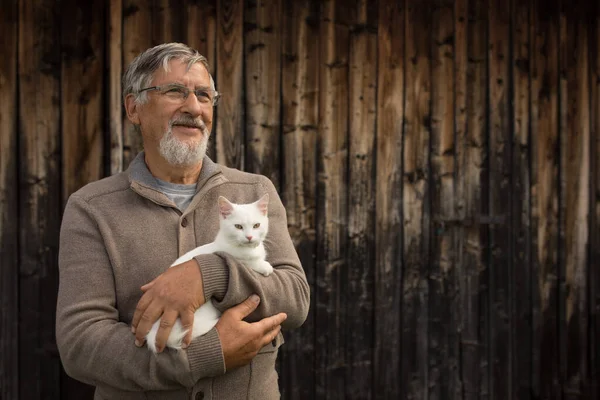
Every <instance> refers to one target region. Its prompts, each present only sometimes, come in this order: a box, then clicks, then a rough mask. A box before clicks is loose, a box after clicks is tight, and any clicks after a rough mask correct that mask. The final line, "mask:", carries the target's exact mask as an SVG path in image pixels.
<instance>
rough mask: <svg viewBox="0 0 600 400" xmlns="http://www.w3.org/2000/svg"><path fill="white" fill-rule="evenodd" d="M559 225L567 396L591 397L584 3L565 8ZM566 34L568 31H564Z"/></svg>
mask: <svg viewBox="0 0 600 400" xmlns="http://www.w3.org/2000/svg"><path fill="white" fill-rule="evenodd" d="M561 18H562V19H561V47H560V49H561V53H560V68H561V95H560V99H561V105H560V107H561V114H560V115H561V117H563V118H564V119H563V120H562V122H561V132H560V148H561V152H560V155H561V171H562V174H561V175H560V198H561V227H560V230H559V232H560V245H561V248H562V250H563V251H562V252H561V257H560V263H561V268H563V272H564V275H561V278H562V279H564V286H562V295H563V296H564V298H563V301H564V308H563V309H562V310H561V311H562V312H563V315H562V316H561V319H562V318H564V320H562V321H561V324H564V325H563V327H564V330H563V333H564V334H563V336H562V337H561V346H564V347H563V349H562V351H563V354H564V355H565V358H564V359H563V362H562V366H563V369H562V372H563V379H564V386H563V399H565V400H570V399H585V398H589V393H588V390H589V384H588V374H589V365H588V351H589V349H588V339H589V332H588V328H589V321H588V319H589V316H588V312H589V311H588V302H587V296H588V285H587V276H588V271H587V268H588V236H589V225H588V224H589V212H590V206H589V200H590V192H589V189H590V152H589V148H590V119H589V107H590V103H589V88H590V82H589V62H588V61H589V54H588V52H589V48H588V39H589V36H588V32H587V28H588V27H589V24H582V23H581V21H586V7H585V6H584V3H583V2H579V1H578V2H574V3H569V4H566V3H565V4H563V10H562V12H561ZM562 35H565V36H562Z"/></svg>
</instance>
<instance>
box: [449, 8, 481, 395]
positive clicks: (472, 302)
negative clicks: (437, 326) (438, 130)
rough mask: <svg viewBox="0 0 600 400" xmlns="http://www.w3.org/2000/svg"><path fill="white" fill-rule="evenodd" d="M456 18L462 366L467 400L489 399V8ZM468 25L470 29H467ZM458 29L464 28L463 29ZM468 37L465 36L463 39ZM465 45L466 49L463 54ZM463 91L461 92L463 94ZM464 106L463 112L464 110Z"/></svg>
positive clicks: (468, 10) (459, 11)
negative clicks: (486, 223) (483, 219)
mask: <svg viewBox="0 0 600 400" xmlns="http://www.w3.org/2000/svg"><path fill="white" fill-rule="evenodd" d="M455 10H456V17H455V20H456V21H458V22H459V24H458V25H457V26H459V27H461V29H460V32H462V30H463V29H464V32H463V33H462V34H461V35H460V36H457V38H456V53H457V55H458V54H463V56H462V57H459V58H457V59H459V60H460V62H459V63H457V83H458V82H461V81H462V80H464V83H463V84H462V87H463V88H464V89H463V90H464V95H463V96H458V97H457V99H456V102H457V104H456V106H457V110H458V113H457V130H456V153H457V170H458V171H459V173H458V174H457V176H458V178H457V195H458V196H459V199H458V201H457V203H458V204H457V206H456V213H457V218H458V221H459V222H461V223H460V224H459V229H458V233H457V241H458V243H457V247H458V249H459V250H458V255H457V260H456V262H457V265H461V266H462V268H461V273H460V278H459V280H460V282H459V285H460V293H461V294H460V303H461V305H462V310H463V312H462V323H461V326H462V331H461V349H460V353H461V360H462V365H461V370H462V374H461V375H462V382H463V396H464V398H465V400H471V399H473V400H475V399H477V400H479V399H486V398H489V390H488V371H489V363H488V356H487V346H488V337H487V326H488V324H489V321H488V318H487V313H486V307H485V305H486V299H487V268H486V263H485V261H484V260H485V252H486V244H487V237H486V231H487V229H486V228H485V227H484V226H483V225H481V224H479V223H478V222H479V220H480V216H481V215H482V214H483V213H484V212H485V204H484V199H485V196H486V195H485V185H486V182H485V175H484V171H485V165H484V161H485V159H486V157H487V151H486V149H487V137H486V130H487V113H486V110H485V107H483V105H484V104H485V100H486V97H487V89H486V82H487V77H486V61H485V60H486V56H487V55H486V48H487V45H486V42H485V38H486V34H485V31H486V26H487V17H486V8H485V4H483V3H482V2H479V1H467V0H465V1H463V2H461V3H457V4H455ZM463 25H464V27H463ZM457 32H458V31H457ZM460 38H464V39H463V40H459V39H460ZM461 49H462V53H461ZM458 93H460V92H458ZM461 110H462V112H461Z"/></svg>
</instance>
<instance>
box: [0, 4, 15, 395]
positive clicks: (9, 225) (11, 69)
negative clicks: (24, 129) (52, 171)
mask: <svg viewBox="0 0 600 400" xmlns="http://www.w3.org/2000/svg"><path fill="white" fill-rule="evenodd" d="M0 8H1V9H2V13H0V48H2V53H3V55H4V57H2V58H0V104H1V106H0V264H1V267H0V354H2V356H1V357H0V399H17V398H18V397H19V374H18V373H17V372H16V371H18V370H19V369H18V367H19V293H18V287H19V262H18V261H19V242H18V237H19V214H18V210H19V205H18V191H17V190H16V188H17V187H18V181H17V178H18V158H17V157H18V155H17V138H18V135H17V109H18V108H17V107H18V106H17V47H18V41H17V38H18V36H17V24H18V11H19V7H18V4H17V3H15V2H14V1H12V0H2V1H0Z"/></svg>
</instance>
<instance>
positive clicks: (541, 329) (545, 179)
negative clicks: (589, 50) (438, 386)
mask: <svg viewBox="0 0 600 400" xmlns="http://www.w3.org/2000/svg"><path fill="white" fill-rule="evenodd" d="M531 18H532V23H531V26H532V28H531V32H532V33H531V37H532V53H533V54H532V69H531V92H532V93H531V165H532V168H531V228H532V260H531V263H532V264H531V269H532V281H533V282H532V283H533V285H532V307H533V308H532V312H533V321H532V322H533V332H534V334H533V337H532V339H533V340H532V342H533V343H532V352H533V354H532V359H533V360H532V361H533V365H532V367H533V369H532V375H533V376H532V379H533V382H532V387H533V393H534V394H535V395H536V396H539V397H540V398H542V399H560V398H561V389H560V377H559V362H560V357H559V350H558V330H557V326H558V320H557V319H558V247H557V245H558V218H559V216H558V201H559V194H558V171H559V157H558V136H559V125H558V117H559V116H558V45H557V44H558V33H559V30H558V28H559V27H558V1H550V2H545V1H535V2H533V3H532V12H531Z"/></svg>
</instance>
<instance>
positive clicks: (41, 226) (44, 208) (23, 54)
mask: <svg viewBox="0 0 600 400" xmlns="http://www.w3.org/2000/svg"><path fill="white" fill-rule="evenodd" d="M59 11H61V10H59V8H57V7H56V6H55V4H54V1H50V0H47V1H35V2H31V1H21V2H20V3H19V35H18V38H19V52H18V65H19V69H18V71H19V109H18V117H19V129H18V137H19V203H20V207H19V286H18V293H19V309H18V312H19V313H18V315H19V375H20V377H21V379H20V382H19V395H20V398H22V399H42V398H59V397H60V373H61V367H60V360H59V358H58V354H57V351H56V344H55V343H56V341H55V338H54V316H55V308H56V292H57V290H56V288H57V285H58V268H57V257H58V253H57V250H58V249H57V248H58V233H59V225H60V213H61V210H62V204H61V203H62V202H61V186H60V155H61V154H60V144H59V143H60V141H59V138H60V71H61V67H60V52H59V51H57V47H56V43H60V35H59V29H58V28H59V26H60V23H59V21H60V18H59V15H60V12H59ZM62 11H63V12H69V11H73V10H62Z"/></svg>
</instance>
